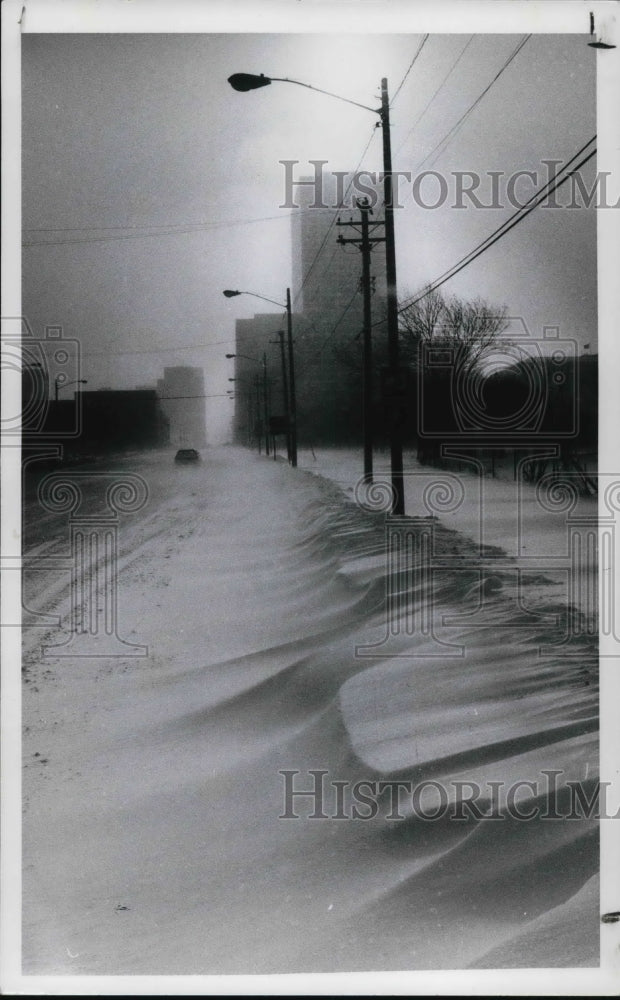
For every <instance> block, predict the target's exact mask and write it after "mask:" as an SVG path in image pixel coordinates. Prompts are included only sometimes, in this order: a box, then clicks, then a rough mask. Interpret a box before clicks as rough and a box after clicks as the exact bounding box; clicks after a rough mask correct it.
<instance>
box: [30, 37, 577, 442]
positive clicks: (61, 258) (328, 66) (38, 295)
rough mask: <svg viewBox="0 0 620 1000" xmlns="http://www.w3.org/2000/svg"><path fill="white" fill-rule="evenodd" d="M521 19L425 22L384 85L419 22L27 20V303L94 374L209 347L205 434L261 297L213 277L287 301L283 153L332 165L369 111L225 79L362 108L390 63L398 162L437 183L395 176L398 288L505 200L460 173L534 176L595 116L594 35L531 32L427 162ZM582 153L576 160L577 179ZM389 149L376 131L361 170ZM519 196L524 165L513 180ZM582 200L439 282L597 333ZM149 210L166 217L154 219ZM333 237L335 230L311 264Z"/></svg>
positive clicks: (449, 253)
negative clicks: (255, 79)
mask: <svg viewBox="0 0 620 1000" xmlns="http://www.w3.org/2000/svg"><path fill="white" fill-rule="evenodd" d="M145 27H147V26H145ZM524 37H525V36H524V35H474V36H472V35H467V34H464V35H457V34H452V35H450V34H448V35H445V34H444V35H433V34H431V35H430V36H429V37H428V39H427V40H426V42H425V44H424V46H423V48H422V50H421V51H420V54H419V56H418V58H417V60H416V62H415V64H414V65H413V67H412V68H411V70H410V72H409V74H408V76H407V77H406V79H405V81H404V83H403V86H402V89H401V90H400V92H399V93H398V94H397V95H396V91H397V88H398V87H399V85H400V83H401V81H402V80H403V78H404V77H405V74H406V73H407V70H408V68H409V67H410V65H411V62H412V59H413V57H414V55H415V53H416V51H417V49H418V47H419V45H420V43H421V42H422V40H423V36H422V35H408V34H403V35H377V34H372V35H370V34H350V35H336V36H334V35H290V34H289V35H287V34H280V35H271V34H269V35H266V34H265V35H260V34H248V35H243V34H235V35H221V34H219V35H215V34H211V35H209V34H200V35H184V34H177V35H171V34H163V35H162V34H158V35H151V34H142V35H129V34H124V35H118V34H116V35H112V34H107V35H106V34H104V35H87V34H86V35H85V34H82V35H80V34H71V35H52V34H47V35H28V34H26V35H25V36H24V39H23V56H22V67H23V180H24V187H23V225H24V243H25V248H24V252H23V264H24V271H23V274H24V294H23V313H24V315H25V316H26V318H27V319H28V321H29V322H30V324H31V326H32V328H33V330H34V332H35V333H36V334H40V333H41V332H42V329H43V327H44V326H45V325H61V326H62V327H63V328H64V330H65V332H66V334H67V336H71V337H78V338H79V339H80V341H81V344H82V346H83V372H82V375H83V377H85V378H87V379H88V381H89V388H98V387H101V386H114V387H123V388H129V387H133V386H136V385H145V384H154V383H155V380H156V379H157V378H158V377H159V376H160V375H161V373H162V370H163V368H164V366H165V365H173V364H174V365H178V364H191V365H203V366H204V368H205V372H206V376H207V381H206V386H207V388H206V392H207V394H208V395H210V396H211V395H213V397H214V398H213V399H212V400H211V401H208V420H209V424H210V428H211V431H212V436H213V439H217V438H218V437H219V436H221V435H222V434H224V433H225V429H226V426H227V419H228V416H229V411H230V410H231V409H232V404H230V402H229V401H228V400H225V399H221V398H218V396H217V394H219V393H225V391H226V389H227V388H228V384H227V382H226V378H227V376H228V375H229V374H231V371H230V363H228V362H226V361H224V359H223V355H224V353H225V352H226V351H227V350H232V349H233V346H232V345H233V341H234V321H235V318H236V317H238V316H250V315H252V314H253V313H254V312H257V311H262V310H263V308H264V310H265V311H272V307H270V306H269V305H267V304H266V303H265V304H264V306H263V304H261V303H260V302H259V301H258V300H256V299H252V298H249V297H246V298H244V299H243V298H237V299H234V300H227V299H225V298H224V297H223V296H222V294H221V293H222V289H223V288H226V287H233V288H241V289H248V290H252V291H256V292H259V293H261V294H263V295H266V296H268V297H270V298H274V299H277V300H278V301H282V300H283V299H284V295H285V289H286V287H287V285H289V284H290V283H291V247H290V220H289V216H290V212H289V210H288V209H282V208H280V207H279V206H280V205H281V204H282V203H283V202H284V196H285V190H284V169H283V167H282V165H281V164H280V161H281V160H284V159H295V160H299V161H300V162H299V166H298V167H297V168H296V169H297V170H298V172H299V174H300V175H301V174H307V173H308V172H309V171H310V170H311V168H310V166H309V161H310V160H316V159H321V160H327V161H328V165H327V166H326V167H325V169H326V170H330V169H334V170H350V169H353V168H355V167H356V166H357V165H358V163H359V161H360V157H361V155H362V152H363V150H364V149H365V147H366V145H367V143H368V141H369V139H370V137H371V135H372V134H373V128H374V124H375V121H376V117H375V116H374V115H373V114H371V113H369V112H368V111H365V110H363V109H358V108H355V107H352V106H351V105H346V104H343V103H340V102H338V101H335V100H333V99H332V98H329V97H326V96H323V95H321V94H316V93H312V92H311V91H308V90H305V89H303V88H301V87H295V86H291V85H289V84H287V83H274V84H273V86H271V87H265V88H263V89H261V90H258V91H255V92H251V93H248V94H239V93H236V92H235V91H233V90H232V89H231V88H230V86H229V85H228V83H227V77H228V76H230V74H231V73H233V72H237V71H247V72H253V73H260V72H264V73H266V74H267V75H270V76H281V77H292V78H294V79H298V80H301V81H304V82H308V83H311V84H314V85H316V86H318V87H322V88H324V89H326V90H329V91H333V92H335V93H338V94H341V95H343V96H345V97H348V98H350V99H352V100H354V101H359V102H361V103H362V104H366V105H370V106H371V107H377V106H378V103H379V86H380V80H381V77H382V76H387V77H388V80H389V87H390V94H391V95H392V96H394V95H396V96H395V98H394V101H393V109H392V113H391V114H392V145H393V152H394V162H393V167H394V169H395V170H407V171H411V172H412V174H413V176H414V177H415V176H416V175H417V174H419V173H420V171H421V170H425V169H432V170H435V171H437V172H440V173H441V174H442V176H444V177H445V178H446V182H447V185H448V198H447V200H446V202H445V204H444V205H442V206H441V207H439V208H437V209H429V208H423V207H420V206H419V205H417V204H416V202H415V200H414V198H413V196H412V189H411V185H410V184H409V185H408V184H407V183H406V182H405V183H404V184H403V185H402V194H401V200H402V202H403V203H404V207H403V208H402V209H401V210H399V211H397V212H396V237H397V266H398V286H399V296H400V297H401V298H404V297H405V296H406V295H407V294H413V293H415V292H416V291H417V290H418V289H419V288H421V287H422V286H423V285H424V284H425V283H426V282H428V281H431V280H433V279H435V278H437V277H438V276H439V275H440V274H442V273H443V272H444V271H445V270H446V269H447V268H449V267H450V266H451V265H452V264H454V263H455V262H456V261H458V260H459V259H460V258H461V257H462V256H463V255H464V254H465V253H467V252H468V251H469V250H470V249H472V248H473V247H474V246H475V245H476V244H477V243H478V242H479V241H480V240H481V239H483V238H484V237H485V236H487V235H488V234H490V233H491V232H492V231H493V230H494V229H495V228H496V227H497V226H498V225H500V223H501V222H503V221H504V220H505V219H506V218H508V216H509V215H510V214H511V213H512V212H513V211H514V208H513V207H511V206H510V205H507V204H505V199H504V205H505V207H503V208H489V209H480V208H474V207H471V206H470V207H467V208H465V209H458V208H454V207H452V206H453V204H454V195H455V181H454V172H455V171H464V170H470V171H476V172H478V173H480V174H481V175H482V177H483V179H482V184H481V188H480V192H479V194H480V197H481V199H482V200H483V201H485V202H487V201H488V200H489V199H490V197H491V186H490V183H491V182H490V179H488V177H487V176H485V175H488V173H489V172H490V171H504V172H505V173H506V174H507V175H510V174H511V173H513V172H514V171H516V170H532V171H537V172H538V179H539V183H542V182H543V181H544V180H545V179H546V172H545V168H544V166H543V163H542V161H543V160H544V159H555V160H563V161H564V160H567V159H569V158H571V157H572V156H573V155H574V154H575V153H576V152H577V151H578V150H579V149H580V148H581V147H582V146H583V145H584V144H585V143H586V142H587V141H588V140H589V139H591V138H592V136H593V135H594V133H595V130H596V107H595V67H596V62H595V60H596V56H595V51H594V50H593V49H591V48H588V46H587V40H588V39H587V37H586V36H585V35H582V36H576V35H539V36H532V37H531V38H529V40H527V42H526V43H525V45H524V46H523V48H522V50H521V51H520V52H519V53H518V54H517V55H516V56H515V58H514V59H513V61H512V62H511V63H510V65H509V66H508V67H507V68H506V69H505V71H504V72H503V73H502V74H501V75H500V76H499V78H498V79H497V81H496V82H495V83H494V84H493V85H492V86H491V88H490V90H489V91H488V93H487V94H486V95H485V96H484V97H483V98H482V100H481V101H480V103H479V104H478V105H477V107H476V108H475V109H474V110H473V111H472V112H471V113H470V114H469V115H468V116H467V117H466V119H465V120H464V122H463V124H462V126H461V127H460V128H459V129H458V130H457V131H456V132H455V134H454V135H453V137H452V139H451V141H450V142H449V143H448V144H447V146H446V147H445V148H444V149H443V151H441V152H440V155H438V156H437V154H436V153H435V154H433V155H432V156H430V157H429V158H428V159H427V160H426V162H423V161H424V159H425V157H427V156H428V154H430V153H432V151H433V149H434V147H435V146H436V145H437V143H438V142H439V141H440V140H441V139H442V138H443V136H444V135H445V134H446V133H447V132H448V131H449V130H450V129H451V127H452V126H453V125H455V124H456V123H457V122H458V120H459V118H460V117H461V115H462V114H463V113H464V112H465V111H466V110H467V108H468V107H469V106H470V105H471V104H472V102H473V101H474V100H475V99H476V98H477V97H479V95H480V94H481V93H482V91H483V90H484V88H485V87H487V85H489V84H490V83H491V81H492V80H493V77H494V76H495V75H496V74H497V73H498V71H499V70H500V69H501V67H502V66H503V65H504V63H505V62H506V60H507V59H508V57H509V56H510V54H511V53H512V52H513V51H514V49H515V47H516V45H517V44H518V43H519V41H520V40H522V39H523V38H524ZM457 59H458V60H459V61H458V63H457V62H456V61H457ZM450 70H452V72H451V74H450V76H449V78H448V79H447V80H446V82H445V84H444V85H443V87H442V88H441V89H440V90H439V91H438V93H437V94H436V96H434V97H433V95H435V92H436V91H437V89H438V88H439V87H440V84H441V83H442V81H443V80H444V78H445V77H446V75H447V74H448V72H449V71H450ZM431 98H433V100H432V101H431V103H430V105H429V106H428V109H427V110H426V111H425V113H424V114H423V115H422V117H421V118H419V116H420V113H421V112H422V111H423V109H424V108H425V107H426V105H427V104H428V102H429V101H430V100H431ZM418 118H419V121H418V122H417V124H415V127H413V128H412V126H414V123H415V122H416V119H418ZM595 163H596V160H591V161H590V163H588V164H587V165H586V166H585V167H584V169H583V171H582V173H583V177H584V180H586V181H587V183H588V185H591V183H592V181H593V178H594V176H595V172H596V167H595ZM381 165H382V160H381V134H380V130H379V129H375V131H374V137H373V139H372V141H371V144H370V147H369V148H368V151H367V153H366V155H365V156H364V158H363V162H362V164H361V166H362V167H363V168H365V169H368V170H380V169H381ZM426 183H427V182H425V185H426ZM437 190H438V189H437V186H435V187H433V183H432V179H431V183H429V184H428V186H423V187H422V188H421V189H420V196H421V197H422V198H423V200H425V201H427V202H430V201H431V200H432V199H434V198H435V197H436V196H437ZM504 190H505V185H503V186H502V187H501V188H500V191H501V193H502V195H503V193H504ZM562 191H564V194H558V199H559V200H560V202H562V203H564V204H566V203H567V202H568V201H569V200H570V197H569V192H568V191H567V189H566V188H564V189H562ZM532 192H533V187H532V186H531V184H530V182H529V181H527V179H523V180H522V182H521V183H520V185H519V186H518V187H517V194H518V195H519V196H520V197H522V198H523V200H525V199H526V198H528V197H529V196H530V195H531V194H532ZM595 215H596V213H595V210H594V209H593V208H590V209H586V208H583V207H582V208H579V209H576V210H569V209H566V208H563V209H553V210H552V209H537V210H536V211H534V212H533V213H532V214H531V215H529V216H528V217H527V219H525V220H524V221H523V222H522V223H520V224H519V225H518V226H516V227H515V228H514V230H512V231H511V232H510V233H509V234H508V235H507V236H505V237H504V238H503V239H501V240H500V241H499V242H498V243H497V244H496V245H495V246H494V247H492V248H491V249H490V250H489V251H488V252H487V253H485V254H483V255H482V256H481V257H480V259H479V260H478V261H476V262H474V263H473V264H472V265H471V266H469V267H467V268H466V269H465V270H464V271H463V272H462V273H461V274H459V275H458V276H457V277H456V278H455V279H454V280H452V281H450V282H449V283H448V284H447V285H445V286H444V291H445V292H447V293H454V294H458V295H462V296H465V297H474V296H482V297H483V298H485V299H487V300H489V301H490V302H492V303H497V304H498V305H506V307H507V309H508V313H509V315H510V316H514V317H522V318H523V321H524V322H525V323H526V324H527V327H528V328H529V329H530V331H531V333H532V334H533V335H534V336H536V337H541V336H542V329H543V327H544V326H545V325H549V326H556V327H559V328H560V331H561V334H562V336H565V337H570V338H576V339H577V340H578V341H579V343H580V345H581V346H583V344H584V343H590V344H591V345H592V347H591V349H592V350H594V349H595V348H596V233H595ZM158 226H159V227H164V230H165V229H168V228H169V227H175V228H177V229H178V230H180V231H179V232H176V233H174V234H173V235H164V234H163V233H162V230H161V229H160V230H157V229H155V228H154V227H158ZM149 227H151V228H149ZM181 230H191V231H189V232H188V231H181ZM145 234H146V235H145ZM334 239H335V237H334ZM43 243H48V244H49V245H48V246H40V245H34V244H43ZM334 252H340V251H339V250H338V249H337V248H336V244H335V242H334V245H333V246H331V245H330V246H329V247H326V250H325V256H324V264H323V263H321V266H325V267H327V266H328V265H329V260H330V258H331V256H332V254H333V253H334ZM293 291H295V289H294V290H293Z"/></svg>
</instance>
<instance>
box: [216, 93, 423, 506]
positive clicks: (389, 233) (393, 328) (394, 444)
mask: <svg viewBox="0 0 620 1000" xmlns="http://www.w3.org/2000/svg"><path fill="white" fill-rule="evenodd" d="M275 81H279V82H281V83H294V84H296V85H297V86H299V87H307V88H308V89H310V90H316V91H318V92H319V93H321V94H327V95H328V96H329V97H334V98H336V99H337V100H339V101H344V102H345V103H346V104H353V105H355V106H356V107H358V108H364V109H365V110H366V111H372V113H373V114H376V115H378V116H379V119H380V121H381V127H382V132H383V196H384V201H385V262H386V278H387V327H388V358H389V367H390V373H389V374H390V377H391V381H392V383H393V384H394V385H395V386H396V387H397V389H398V386H399V383H400V372H399V369H398V355H399V350H398V346H399V345H398V299H397V289H396V241H395V236H394V203H393V191H392V145H391V138H390V102H389V95H388V83H387V79H386V78H385V77H383V79H382V80H381V107H380V108H378V109H377V108H371V107H369V106H368V105H366V104H360V103H359V102H358V101H351V100H349V99H348V98H346V97H341V96H340V94H333V93H331V91H327V90H321V89H320V88H319V87H313V86H311V85H310V84H308V83H302V81H301V80H290V79H289V78H288V77H277V76H276V77H269V76H265V74H264V73H261V74H260V76H257V75H256V74H253V73H233V74H232V76H229V77H228V82H229V84H230V85H231V87H232V88H233V90H238V91H240V92H242V93H245V92H246V91H248V90H258V89H259V88H261V87H266V86H268V85H269V84H270V83H272V82H275ZM225 294H226V293H225ZM230 294H231V295H234V294H235V293H234V292H231V293H230ZM399 411H400V408H399V407H398V405H397V400H396V399H394V400H392V401H391V406H390V457H391V476H392V513H393V514H404V513H405V496H404V488H403V487H404V483H403V444H402V428H401V426H400V424H399V421H400V419H401V414H400V412H399Z"/></svg>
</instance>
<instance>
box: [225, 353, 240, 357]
mask: <svg viewBox="0 0 620 1000" xmlns="http://www.w3.org/2000/svg"><path fill="white" fill-rule="evenodd" d="M225 357H227V358H236V357H237V355H236V354H226V355H225Z"/></svg>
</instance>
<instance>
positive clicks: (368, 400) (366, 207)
mask: <svg viewBox="0 0 620 1000" xmlns="http://www.w3.org/2000/svg"><path fill="white" fill-rule="evenodd" d="M357 207H358V208H359V210H360V215H361V239H360V237H359V236H357V237H356V236H352V237H344V236H339V237H338V240H337V242H338V243H341V244H343V245H344V244H345V243H355V245H356V246H358V247H359V249H360V250H361V252H362V292H363V296H364V327H363V335H364V355H363V366H364V367H363V382H364V392H363V399H364V407H363V424H364V482H366V483H372V477H373V465H372V440H373V403H372V314H371V306H370V291H371V289H370V253H371V251H372V247H373V244H375V243H385V236H370V223H369V219H368V216H369V215H370V214H372V209H371V207H370V202H369V201H368V199H367V198H361V199H358V201H357ZM383 224H384V223H383V222H377V223H376V224H375V226H374V227H373V233H374V230H375V228H376V227H378V226H382V225H383ZM337 225H338V226H353V228H356V227H357V225H358V224H357V223H355V222H352V221H349V222H341V221H340V219H338V221H337Z"/></svg>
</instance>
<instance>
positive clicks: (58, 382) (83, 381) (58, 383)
mask: <svg viewBox="0 0 620 1000" xmlns="http://www.w3.org/2000/svg"><path fill="white" fill-rule="evenodd" d="M63 379H64V375H57V376H56V378H55V379H54V400H55V402H58V393H59V392H60V390H61V389H66V388H68V386H70V385H88V379H87V378H74V379H72V381H71V382H64V381H63Z"/></svg>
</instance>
